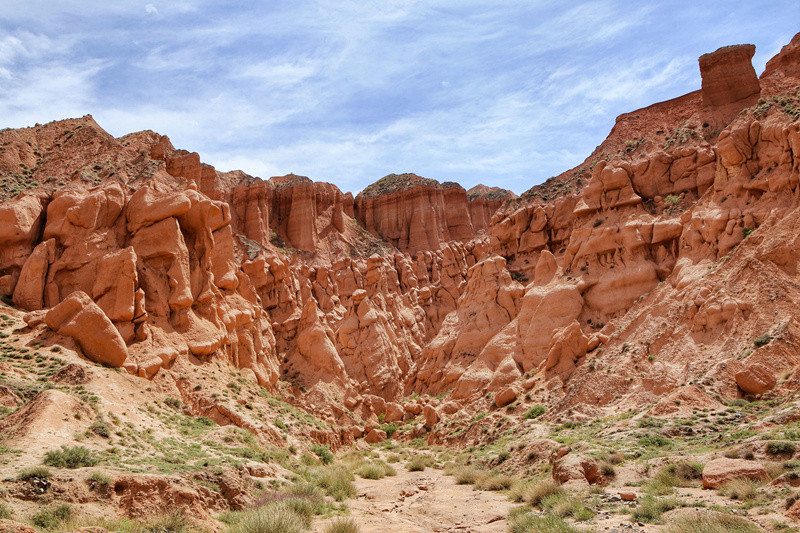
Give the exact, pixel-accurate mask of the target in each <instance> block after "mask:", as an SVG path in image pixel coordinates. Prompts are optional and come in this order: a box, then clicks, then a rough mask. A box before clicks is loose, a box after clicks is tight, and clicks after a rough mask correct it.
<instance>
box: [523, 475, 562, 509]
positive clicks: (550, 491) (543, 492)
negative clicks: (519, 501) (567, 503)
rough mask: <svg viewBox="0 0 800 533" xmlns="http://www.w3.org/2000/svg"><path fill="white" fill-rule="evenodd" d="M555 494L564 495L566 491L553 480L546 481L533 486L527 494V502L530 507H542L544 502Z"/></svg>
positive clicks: (525, 496)
mask: <svg viewBox="0 0 800 533" xmlns="http://www.w3.org/2000/svg"><path fill="white" fill-rule="evenodd" d="M555 494H564V489H563V488H562V487H561V485H559V484H558V483H557V482H556V481H555V480H553V479H545V480H543V481H540V482H538V483H534V484H531V485H530V486H529V487H528V490H527V491H526V492H525V495H524V498H525V501H526V502H528V503H529V504H530V505H532V506H534V507H537V506H541V504H542V500H544V499H545V498H547V497H549V496H553V495H555Z"/></svg>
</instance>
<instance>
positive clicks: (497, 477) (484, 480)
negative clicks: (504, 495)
mask: <svg viewBox="0 0 800 533" xmlns="http://www.w3.org/2000/svg"><path fill="white" fill-rule="evenodd" d="M513 484H514V478H513V477H511V476H507V475H505V474H491V475H486V476H480V477H478V479H477V480H476V481H475V488H476V489H478V490H506V489H510V488H511V485H513Z"/></svg>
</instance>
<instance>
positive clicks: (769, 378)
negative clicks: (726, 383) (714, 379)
mask: <svg viewBox="0 0 800 533" xmlns="http://www.w3.org/2000/svg"><path fill="white" fill-rule="evenodd" d="M734 379H735V380H736V384H737V385H739V388H740V389H742V390H743V391H744V392H746V393H748V394H756V395H758V394H764V393H765V392H767V391H770V390H772V388H773V387H775V385H776V383H777V380H776V379H775V375H774V374H773V373H772V372H770V371H769V369H767V368H766V367H765V366H764V365H761V364H758V363H755V364H752V365H750V366H749V367H747V368H746V369H744V370H742V371H741V372H737V373H736V374H735V375H734Z"/></svg>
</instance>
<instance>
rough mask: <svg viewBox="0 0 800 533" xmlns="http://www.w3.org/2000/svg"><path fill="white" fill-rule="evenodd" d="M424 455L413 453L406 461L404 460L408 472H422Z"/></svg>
mask: <svg viewBox="0 0 800 533" xmlns="http://www.w3.org/2000/svg"><path fill="white" fill-rule="evenodd" d="M425 463H426V461H425V457H423V456H422V455H415V456H414V457H412V458H411V459H410V460H409V461H408V462H406V469H407V470H408V471H409V472H422V471H423V470H425V466H426V465H425Z"/></svg>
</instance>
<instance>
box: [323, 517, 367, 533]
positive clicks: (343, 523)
mask: <svg viewBox="0 0 800 533" xmlns="http://www.w3.org/2000/svg"><path fill="white" fill-rule="evenodd" d="M359 531H361V530H360V529H359V528H358V524H356V523H355V521H354V520H353V519H352V518H338V519H336V520H334V521H333V522H331V523H330V524H328V525H327V526H325V533H359Z"/></svg>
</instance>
